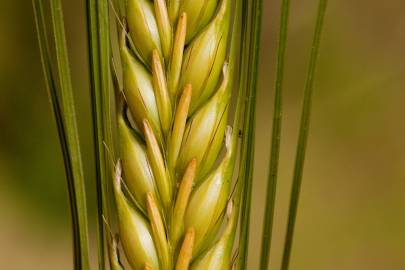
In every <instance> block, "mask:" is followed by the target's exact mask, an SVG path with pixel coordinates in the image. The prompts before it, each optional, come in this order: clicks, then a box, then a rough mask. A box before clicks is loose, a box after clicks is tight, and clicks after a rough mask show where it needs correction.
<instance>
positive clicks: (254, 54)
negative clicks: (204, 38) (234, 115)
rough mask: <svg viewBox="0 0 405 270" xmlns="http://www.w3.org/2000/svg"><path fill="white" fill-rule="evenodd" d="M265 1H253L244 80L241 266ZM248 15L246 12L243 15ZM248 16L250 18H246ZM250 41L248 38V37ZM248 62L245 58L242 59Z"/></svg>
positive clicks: (241, 265)
mask: <svg viewBox="0 0 405 270" xmlns="http://www.w3.org/2000/svg"><path fill="white" fill-rule="evenodd" d="M247 5H248V4H247V2H246V1H244V4H243V10H247V9H248V8H247ZM262 6H263V1H262V0H253V1H252V7H251V9H252V12H251V13H252V14H251V17H250V19H251V23H250V42H249V49H248V51H249V53H248V65H247V76H248V77H247V80H246V84H245V83H244V81H242V83H243V84H242V85H241V87H246V88H247V89H248V90H247V97H246V98H247V104H246V107H245V119H244V127H243V135H242V136H244V138H243V142H242V154H241V162H240V164H241V166H240V172H239V177H240V178H239V179H243V181H244V182H243V183H244V187H243V196H242V209H241V228H240V243H239V258H238V264H237V269H246V268H247V257H248V246H249V227H250V209H251V200H252V186H253V167H254V153H255V149H254V148H255V123H256V110H255V109H256V106H255V105H256V92H257V78H258V65H259V52H260V38H261V23H262V22H261V21H262ZM245 16H247V14H246V12H245V14H244V16H243V17H245ZM246 18H247V17H246ZM245 27H246V22H245V24H244V25H242V37H247V31H246V28H245ZM245 41H246V39H245ZM241 59H242V61H244V60H243V59H244V57H242V58H241Z"/></svg>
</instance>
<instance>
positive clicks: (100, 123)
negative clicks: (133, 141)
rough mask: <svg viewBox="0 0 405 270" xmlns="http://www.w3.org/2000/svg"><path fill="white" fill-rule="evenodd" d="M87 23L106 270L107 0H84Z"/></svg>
mask: <svg viewBox="0 0 405 270" xmlns="http://www.w3.org/2000/svg"><path fill="white" fill-rule="evenodd" d="M87 21H88V22H87V23H88V40H89V56H90V62H89V63H90V74H91V103H92V115H93V131H94V134H93V137H94V150H95V157H96V186H97V212H98V258H99V268H100V269H105V250H106V249H105V239H107V241H109V238H108V237H107V238H105V236H106V227H105V224H104V218H105V220H107V222H109V209H108V195H107V194H108V182H107V180H108V179H109V175H110V174H109V167H108V164H109V163H108V161H107V157H106V152H105V150H106V149H105V146H104V144H105V145H107V146H108V147H111V148H113V147H112V135H111V132H110V119H111V116H110V106H109V105H110V99H109V98H110V96H109V86H110V81H109V80H110V77H109V75H110V70H109V56H110V46H109V42H110V41H109V15H108V1H99V0H87Z"/></svg>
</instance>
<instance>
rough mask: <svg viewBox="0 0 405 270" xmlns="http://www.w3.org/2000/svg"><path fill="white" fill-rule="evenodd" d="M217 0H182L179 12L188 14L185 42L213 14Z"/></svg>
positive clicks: (205, 23)
mask: <svg viewBox="0 0 405 270" xmlns="http://www.w3.org/2000/svg"><path fill="white" fill-rule="evenodd" d="M217 5H218V0H198V1H196V0H183V1H182V2H181V7H180V12H185V13H187V14H188V15H189V16H190V20H189V22H188V24H187V37H186V40H187V43H189V42H190V40H191V39H192V38H193V37H194V36H195V35H196V34H197V33H198V32H199V31H201V29H203V28H204V26H206V25H207V24H208V22H209V21H210V19H211V18H212V16H213V15H214V12H215V9H216V7H217Z"/></svg>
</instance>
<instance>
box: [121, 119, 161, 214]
mask: <svg viewBox="0 0 405 270" xmlns="http://www.w3.org/2000/svg"><path fill="white" fill-rule="evenodd" d="M118 129H119V132H120V137H121V140H120V148H121V158H122V167H123V171H124V174H125V175H124V177H125V183H126V184H127V186H128V189H129V191H130V192H131V195H132V196H133V197H134V198H135V200H136V202H137V204H138V205H139V206H140V207H141V208H142V210H143V211H146V201H145V196H146V194H148V193H153V194H156V186H155V180H154V177H153V174H152V169H151V167H150V164H149V161H148V157H147V154H146V148H145V145H144V144H143V142H141V141H140V139H139V138H138V136H137V135H136V134H135V132H133V131H132V130H131V129H130V128H129V127H128V125H127V123H126V122H125V120H124V119H123V117H120V118H119V119H118Z"/></svg>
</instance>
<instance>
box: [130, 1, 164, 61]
mask: <svg viewBox="0 0 405 270" xmlns="http://www.w3.org/2000/svg"><path fill="white" fill-rule="evenodd" d="M127 20H128V28H129V34H130V36H131V38H132V40H133V44H134V46H135V50H136V52H135V53H136V54H137V55H138V57H139V58H140V59H141V60H142V62H143V63H144V64H145V65H146V66H147V67H149V68H150V67H151V59H152V51H153V50H154V49H157V50H158V52H159V54H160V55H162V48H161V42H160V36H159V29H158V25H157V22H156V17H155V11H154V7H153V4H152V3H151V2H150V1H148V0H128V1H127Z"/></svg>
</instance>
